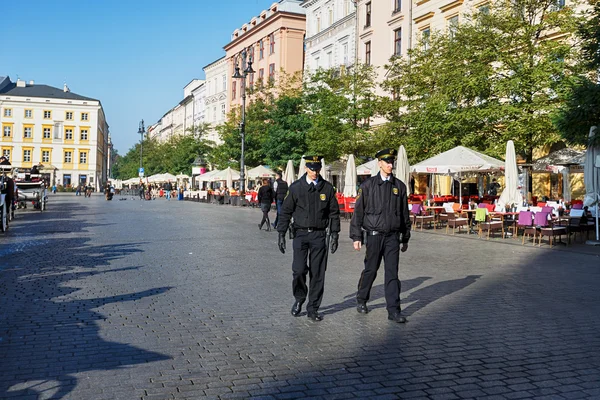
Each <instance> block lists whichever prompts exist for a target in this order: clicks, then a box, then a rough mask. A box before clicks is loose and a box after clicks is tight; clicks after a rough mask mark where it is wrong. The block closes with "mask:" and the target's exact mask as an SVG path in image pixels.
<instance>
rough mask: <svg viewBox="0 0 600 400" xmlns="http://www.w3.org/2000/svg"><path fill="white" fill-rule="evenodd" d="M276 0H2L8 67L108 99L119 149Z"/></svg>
mask: <svg viewBox="0 0 600 400" xmlns="http://www.w3.org/2000/svg"><path fill="white" fill-rule="evenodd" d="M273 2H275V0H220V1H213V0H195V1H192V0H172V1H158V0H143V1H142V0H120V1H116V0H102V1H92V0H83V1H82V0H59V1H48V0H43V1H42V0H29V1H27V2H17V1H10V0H3V1H0V4H1V6H0V14H1V15H2V18H1V19H2V25H0V43H2V50H0V76H2V75H8V76H10V78H11V80H12V81H13V82H14V81H16V79H17V77H19V78H21V79H23V80H26V81H30V80H34V81H35V82H36V83H40V84H45V85H50V86H55V87H59V88H62V86H63V84H64V83H65V82H66V83H67V85H68V86H69V88H70V89H71V91H72V92H74V93H77V94H80V95H83V96H88V97H93V98H95V99H99V100H100V101H102V105H103V107H104V111H105V113H106V117H107V120H108V124H109V125H110V131H111V136H112V139H113V143H114V144H115V148H116V149H117V150H118V151H119V153H120V154H125V153H126V152H127V150H128V149H129V148H130V147H131V146H132V145H133V144H134V143H135V142H136V141H139V139H140V137H139V135H138V134H137V130H138V124H139V121H140V120H141V119H144V122H145V123H146V125H150V124H152V123H155V122H156V121H157V120H158V119H159V118H160V117H162V115H163V114H164V113H165V112H166V111H168V110H169V109H170V108H171V107H173V106H175V105H176V104H177V103H178V102H179V101H180V100H181V99H182V97H183V87H184V86H185V85H186V84H187V83H188V82H189V81H191V80H192V79H193V78H200V79H203V78H204V71H203V70H202V67H204V66H205V65H207V64H209V63H211V62H213V61H214V60H216V59H218V58H220V57H222V56H224V55H225V52H224V50H223V46H224V45H225V44H227V43H228V42H229V40H230V37H231V33H232V32H233V31H234V29H236V28H238V27H240V26H242V24H243V23H245V22H249V21H250V19H251V18H252V17H253V16H257V15H259V14H260V12H261V11H262V10H264V9H266V8H268V7H269V6H270V5H271V4H272V3H273Z"/></svg>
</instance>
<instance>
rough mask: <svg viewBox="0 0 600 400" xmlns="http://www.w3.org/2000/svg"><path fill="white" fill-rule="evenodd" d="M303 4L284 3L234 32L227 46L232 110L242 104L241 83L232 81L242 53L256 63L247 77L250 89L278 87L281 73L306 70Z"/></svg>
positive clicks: (291, 0) (283, 0) (287, 0)
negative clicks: (268, 85) (261, 86)
mask: <svg viewBox="0 0 600 400" xmlns="http://www.w3.org/2000/svg"><path fill="white" fill-rule="evenodd" d="M301 3H302V0H280V1H278V2H276V3H273V4H272V5H271V7H269V9H267V10H263V11H262V12H261V13H260V15H258V16H257V17H254V18H252V19H251V20H250V22H248V23H246V24H244V25H242V26H241V27H240V28H238V29H236V30H235V31H234V32H233V34H232V35H231V42H229V43H228V44H227V45H225V46H224V49H225V53H226V55H225V59H226V61H227V69H228V74H227V79H228V85H227V86H228V88H229V90H228V95H227V98H228V102H229V106H228V108H227V109H228V110H230V109H231V108H232V107H237V106H240V105H241V103H242V100H241V90H240V85H241V80H239V79H233V78H232V76H233V74H234V73H235V67H236V65H238V66H240V67H242V65H241V59H242V57H241V55H242V52H244V51H245V52H246V56H247V59H248V60H252V68H253V70H254V71H255V73H254V74H250V75H248V77H247V78H246V88H253V87H254V86H255V85H260V84H261V83H266V82H267V81H269V80H270V81H272V82H274V83H275V84H277V82H278V80H279V79H280V71H285V73H286V74H290V75H291V74H294V73H296V72H302V71H303V69H304V36H305V33H306V15H305V14H306V13H305V9H304V8H303V7H302V6H301V5H300V4H301ZM242 69H243V68H242Z"/></svg>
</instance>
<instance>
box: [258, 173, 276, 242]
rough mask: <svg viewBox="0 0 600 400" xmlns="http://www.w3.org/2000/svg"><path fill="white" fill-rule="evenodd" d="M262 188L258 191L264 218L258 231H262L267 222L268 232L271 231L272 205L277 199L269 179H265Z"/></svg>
mask: <svg viewBox="0 0 600 400" xmlns="http://www.w3.org/2000/svg"><path fill="white" fill-rule="evenodd" d="M262 183H263V184H262V186H261V187H260V189H258V202H259V203H260V209H261V210H262V213H263V217H262V221H260V224H258V229H262V227H263V225H264V223H265V221H266V222H267V232H268V231H270V230H271V221H269V211H270V210H271V204H272V203H273V199H274V198H275V194H274V193H273V189H272V188H271V185H269V180H268V179H263V181H262Z"/></svg>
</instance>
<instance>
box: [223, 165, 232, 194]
mask: <svg viewBox="0 0 600 400" xmlns="http://www.w3.org/2000/svg"><path fill="white" fill-rule="evenodd" d="M225 180H226V181H227V187H228V188H229V189H230V190H231V188H232V187H233V174H232V173H231V168H227V175H226V178H225Z"/></svg>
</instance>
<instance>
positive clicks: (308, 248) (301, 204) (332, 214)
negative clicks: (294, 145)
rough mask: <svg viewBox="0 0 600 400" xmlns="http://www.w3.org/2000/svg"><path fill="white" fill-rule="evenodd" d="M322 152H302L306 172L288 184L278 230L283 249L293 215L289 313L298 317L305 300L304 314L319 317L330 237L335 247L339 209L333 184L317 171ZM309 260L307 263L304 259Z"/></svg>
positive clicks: (314, 318)
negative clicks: (315, 153)
mask: <svg viewBox="0 0 600 400" xmlns="http://www.w3.org/2000/svg"><path fill="white" fill-rule="evenodd" d="M322 158H323V157H321V156H305V157H304V159H305V160H306V171H305V172H306V173H305V174H304V175H302V177H300V179H298V180H297V181H295V182H294V183H292V184H291V185H290V187H289V190H288V193H287V195H286V197H285V200H284V201H283V205H282V207H281V213H280V215H279V220H278V221H277V231H278V232H279V240H278V246H279V250H280V251H281V252H282V253H285V248H286V244H285V233H286V231H287V229H288V226H289V224H290V219H291V218H293V219H294V223H293V225H292V227H291V228H290V229H292V236H293V238H294V239H293V242H292V248H293V250H294V255H293V262H292V293H293V295H294V298H295V302H294V305H293V306H292V315H293V316H294V317H298V316H299V315H300V312H301V311H302V305H303V304H304V302H305V301H306V298H307V297H308V303H307V304H306V311H307V317H308V318H309V319H311V320H312V321H321V320H322V319H323V316H322V315H321V314H319V312H318V310H319V306H320V305H321V301H322V299H323V290H324V285H325V269H326V268H327V251H328V250H329V239H331V254H333V253H335V251H336V250H337V248H338V238H339V232H340V209H339V206H338V203H337V199H336V197H335V190H334V189H333V186H332V185H331V184H330V183H329V182H327V181H326V180H325V179H323V177H321V175H319V172H320V171H321V159H322ZM307 261H308V263H307ZM309 272H310V282H309V285H310V288H307V285H306V275H307V274H308V273H309Z"/></svg>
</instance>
